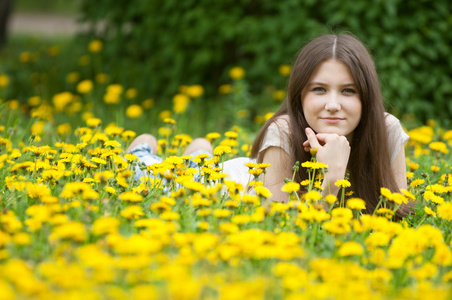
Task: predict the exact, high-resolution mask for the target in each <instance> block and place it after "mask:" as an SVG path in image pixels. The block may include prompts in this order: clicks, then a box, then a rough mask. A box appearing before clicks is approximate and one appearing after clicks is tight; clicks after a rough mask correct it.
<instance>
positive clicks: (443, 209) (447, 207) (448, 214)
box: [436, 202, 452, 221]
mask: <svg viewBox="0 0 452 300" xmlns="http://www.w3.org/2000/svg"><path fill="white" fill-rule="evenodd" d="M436 212H437V213H438V216H439V217H440V218H441V219H445V220H448V221H452V202H444V203H443V204H440V205H438V207H437V208H436Z"/></svg>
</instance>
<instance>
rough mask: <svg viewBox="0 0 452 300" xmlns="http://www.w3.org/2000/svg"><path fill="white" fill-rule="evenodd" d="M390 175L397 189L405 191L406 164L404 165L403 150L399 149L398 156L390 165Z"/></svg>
mask: <svg viewBox="0 0 452 300" xmlns="http://www.w3.org/2000/svg"><path fill="white" fill-rule="evenodd" d="M391 169H392V174H393V175H394V179H395V181H396V184H397V187H398V188H399V190H400V189H405V190H406V189H407V183H406V163H405V148H403V147H402V148H401V149H400V151H399V154H397V156H396V158H395V159H394V161H393V162H392V164H391Z"/></svg>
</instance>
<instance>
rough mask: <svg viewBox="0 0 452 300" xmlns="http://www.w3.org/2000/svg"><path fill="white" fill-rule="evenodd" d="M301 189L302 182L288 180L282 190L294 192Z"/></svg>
mask: <svg viewBox="0 0 452 300" xmlns="http://www.w3.org/2000/svg"><path fill="white" fill-rule="evenodd" d="M299 190H300V184H299V183H296V182H288V183H286V184H285V185H284V186H283V187H282V188H281V191H283V192H287V193H292V192H297V191H299Z"/></svg>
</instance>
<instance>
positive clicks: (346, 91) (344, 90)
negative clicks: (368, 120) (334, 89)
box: [342, 88, 357, 95]
mask: <svg viewBox="0 0 452 300" xmlns="http://www.w3.org/2000/svg"><path fill="white" fill-rule="evenodd" d="M342 92H343V93H344V94H350V95H354V94H357V92H356V91H355V90H354V89H352V88H345V89H343V90H342Z"/></svg>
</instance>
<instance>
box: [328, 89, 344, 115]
mask: <svg viewBox="0 0 452 300" xmlns="http://www.w3.org/2000/svg"><path fill="white" fill-rule="evenodd" d="M325 109H326V110H327V111H329V112H336V111H339V110H340V109H341V104H340V103H339V96H338V95H337V94H336V93H331V95H330V97H328V99H327V102H326V103H325Z"/></svg>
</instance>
